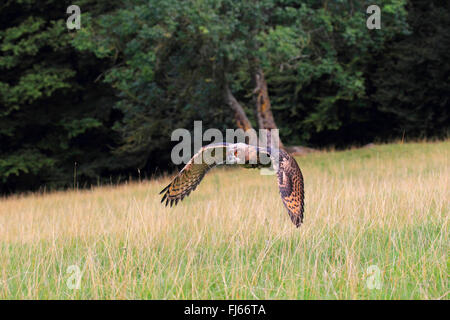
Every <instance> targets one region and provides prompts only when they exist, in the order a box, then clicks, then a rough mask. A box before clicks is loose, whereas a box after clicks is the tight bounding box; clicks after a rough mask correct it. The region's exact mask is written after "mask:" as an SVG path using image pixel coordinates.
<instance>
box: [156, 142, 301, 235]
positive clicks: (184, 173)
mask: <svg viewBox="0 0 450 320" xmlns="http://www.w3.org/2000/svg"><path fill="white" fill-rule="evenodd" d="M240 147H242V148H246V147H249V146H248V145H244V144H240ZM227 148H230V149H231V150H236V148H238V145H237V144H226V143H224V144H213V145H208V146H205V147H203V148H202V149H201V150H200V151H199V152H197V153H196V154H195V155H194V157H193V158H192V159H191V160H190V161H189V162H188V163H187V164H186V166H184V168H183V169H182V170H181V171H180V173H178V175H177V176H176V177H175V178H174V179H173V180H172V181H171V182H170V184H169V185H168V186H167V187H165V188H164V189H163V190H162V191H161V192H160V194H162V193H164V195H163V197H162V199H161V202H164V201H165V202H166V206H167V205H168V204H169V203H170V206H172V205H173V204H174V203H175V205H176V204H177V203H178V201H179V200H183V199H184V198H185V197H187V196H188V195H189V194H190V193H191V192H192V191H193V190H195V189H196V188H197V186H198V185H199V184H200V182H201V181H202V179H203V177H204V176H205V174H206V173H207V172H208V171H209V170H210V169H211V168H212V167H214V166H216V165H217V164H220V163H212V164H210V165H208V164H207V163H204V162H203V161H202V162H201V163H199V164H197V163H196V159H197V160H199V159H202V158H203V156H204V153H205V152H206V151H210V152H212V153H214V152H215V151H219V150H220V152H222V155H223V160H225V159H226V151H227ZM251 148H255V147H251ZM256 148H257V147H256ZM257 149H258V152H260V153H266V154H269V155H270V156H271V157H272V160H274V157H275V154H277V155H278V157H279V161H278V168H277V176H278V187H279V190H280V195H281V199H282V201H283V204H284V206H285V207H286V209H287V211H288V214H289V216H290V218H291V220H292V222H293V223H294V224H295V226H296V227H299V226H300V225H301V223H302V222H303V211H304V184H303V175H302V172H301V170H300V168H299V166H298V164H297V162H296V161H295V159H294V158H293V157H292V156H291V155H289V154H288V153H287V152H286V151H284V150H278V152H276V153H275V152H272V151H271V150H270V149H263V148H257ZM252 150H255V149H252ZM244 166H247V168H252V167H259V165H250V166H248V165H244Z"/></svg>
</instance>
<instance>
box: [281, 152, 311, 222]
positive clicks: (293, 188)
mask: <svg viewBox="0 0 450 320" xmlns="http://www.w3.org/2000/svg"><path fill="white" fill-rule="evenodd" d="M277 176H278V187H279V189H280V195H281V200H282V201H283V204H284V206H285V207H286V209H287V211H288V214H289V216H290V217H291V220H292V222H293V223H294V224H295V226H296V227H297V228H298V227H300V225H301V224H302V222H303V212H304V200H305V191H304V184H303V175H302V171H301V170H300V168H299V166H298V164H297V161H295V159H294V157H292V156H291V155H289V154H288V153H287V152H286V151H284V150H279V163H278V170H277Z"/></svg>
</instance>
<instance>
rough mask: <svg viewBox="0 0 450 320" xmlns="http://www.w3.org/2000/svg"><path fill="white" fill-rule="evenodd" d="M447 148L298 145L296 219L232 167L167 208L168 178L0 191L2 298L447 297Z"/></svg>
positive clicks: (250, 174)
mask: <svg viewBox="0 0 450 320" xmlns="http://www.w3.org/2000/svg"><path fill="white" fill-rule="evenodd" d="M449 155H450V141H446V142H439V143H411V144H403V145H400V144H396V145H381V146H377V147H375V148H372V149H360V150H350V151H346V152H328V153H325V152H324V153H317V154H311V155H308V156H306V157H303V158H299V159H298V161H299V164H300V167H301V168H302V170H303V174H304V177H305V188H306V214H305V221H304V225H302V226H301V228H299V229H296V228H295V227H294V226H293V225H292V223H291V222H290V220H289V217H288V215H287V214H286V212H285V210H284V208H283V204H282V202H281V199H280V197H279V195H278V190H277V184H276V179H275V177H274V176H263V175H260V174H259V172H258V171H257V170H245V169H240V168H239V169H216V170H215V171H213V172H211V173H209V174H208V175H207V176H206V177H205V180H204V181H203V182H202V184H200V186H199V187H198V189H197V190H196V191H195V192H194V193H192V194H191V196H190V197H189V198H187V199H185V200H184V201H183V202H182V203H180V204H179V205H178V206H177V207H176V208H171V209H170V208H164V207H163V206H162V205H161V204H160V201H159V199H160V196H159V195H158V192H159V191H160V190H161V189H162V187H164V186H165V185H166V183H167V182H168V179H163V180H155V181H151V182H146V183H134V184H129V185H126V186H119V187H103V188H97V189H93V190H86V191H78V192H57V193H52V194H48V195H44V196H42V195H31V196H23V197H11V198H8V199H2V200H0V298H3V299H5V298H9V299H36V298H43V299H78V298H87V299H91V298H96V299H111V298H117V299H122V298H131V299H133V298H137V299H141V298H143V299H186V298H192V299H211V298H212V299H226V298H233V299H244V298H246V299H269V298H270V299H324V298H331V299H335V298H337V299H342V298H345V299H367V298H374V299H448V292H449V288H448V264H449V259H448V249H449V245H448V217H449V210H450V205H449V199H450V191H449V185H450V163H449ZM71 265H77V266H79V267H80V268H81V270H82V271H83V274H82V278H81V282H80V288H79V289H78V290H77V289H70V288H69V287H68V286H67V281H68V280H70V276H71V275H72V273H70V272H67V268H68V267H69V266H71ZM371 265H375V266H377V268H379V270H380V274H379V279H380V284H381V288H380V289H376V288H375V289H370V288H369V287H368V285H367V284H368V281H369V282H370V281H372V278H374V277H375V278H376V274H375V275H372V276H370V275H368V274H367V269H368V267H369V266H371Z"/></svg>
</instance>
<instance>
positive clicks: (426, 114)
mask: <svg viewBox="0 0 450 320" xmlns="http://www.w3.org/2000/svg"><path fill="white" fill-rule="evenodd" d="M408 12H409V15H408V23H409V25H410V26H411V31H412V32H411V33H410V34H409V35H407V36H403V37H397V38H396V39H394V40H393V41H391V42H390V43H389V44H388V45H387V46H386V49H385V50H384V51H383V53H382V55H380V56H379V57H377V62H378V64H377V67H376V72H375V74H374V75H373V77H371V80H372V81H373V82H372V87H373V94H372V95H371V96H370V97H371V98H372V99H373V101H374V103H375V104H376V106H377V111H378V112H379V113H381V114H382V115H383V116H382V118H383V121H384V123H386V124H389V126H390V130H389V128H386V129H387V130H385V131H380V132H378V135H380V136H384V137H388V138H389V136H391V137H392V136H393V137H398V136H399V135H405V136H407V137H423V138H426V137H439V138H443V137H446V136H448V133H449V131H448V130H449V129H450V117H449V113H450V31H449V30H450V29H449V26H450V3H449V2H448V1H413V2H411V3H409V6H408Z"/></svg>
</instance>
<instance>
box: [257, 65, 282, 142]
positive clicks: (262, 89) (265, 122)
mask: <svg viewBox="0 0 450 320" xmlns="http://www.w3.org/2000/svg"><path fill="white" fill-rule="evenodd" d="M254 77H255V90H253V94H254V95H255V99H256V117H257V119H258V126H259V128H260V129H267V130H268V136H267V139H268V141H267V144H268V145H269V146H270V131H271V130H273V129H278V128H277V125H276V124H275V120H274V118H273V114H272V110H271V109H270V99H269V92H268V89H267V82H266V79H265V78H264V72H263V71H262V69H261V68H260V67H258V68H256V71H255V72H254ZM278 143H279V147H280V149H284V146H283V143H282V142H281V139H279V141H278Z"/></svg>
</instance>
